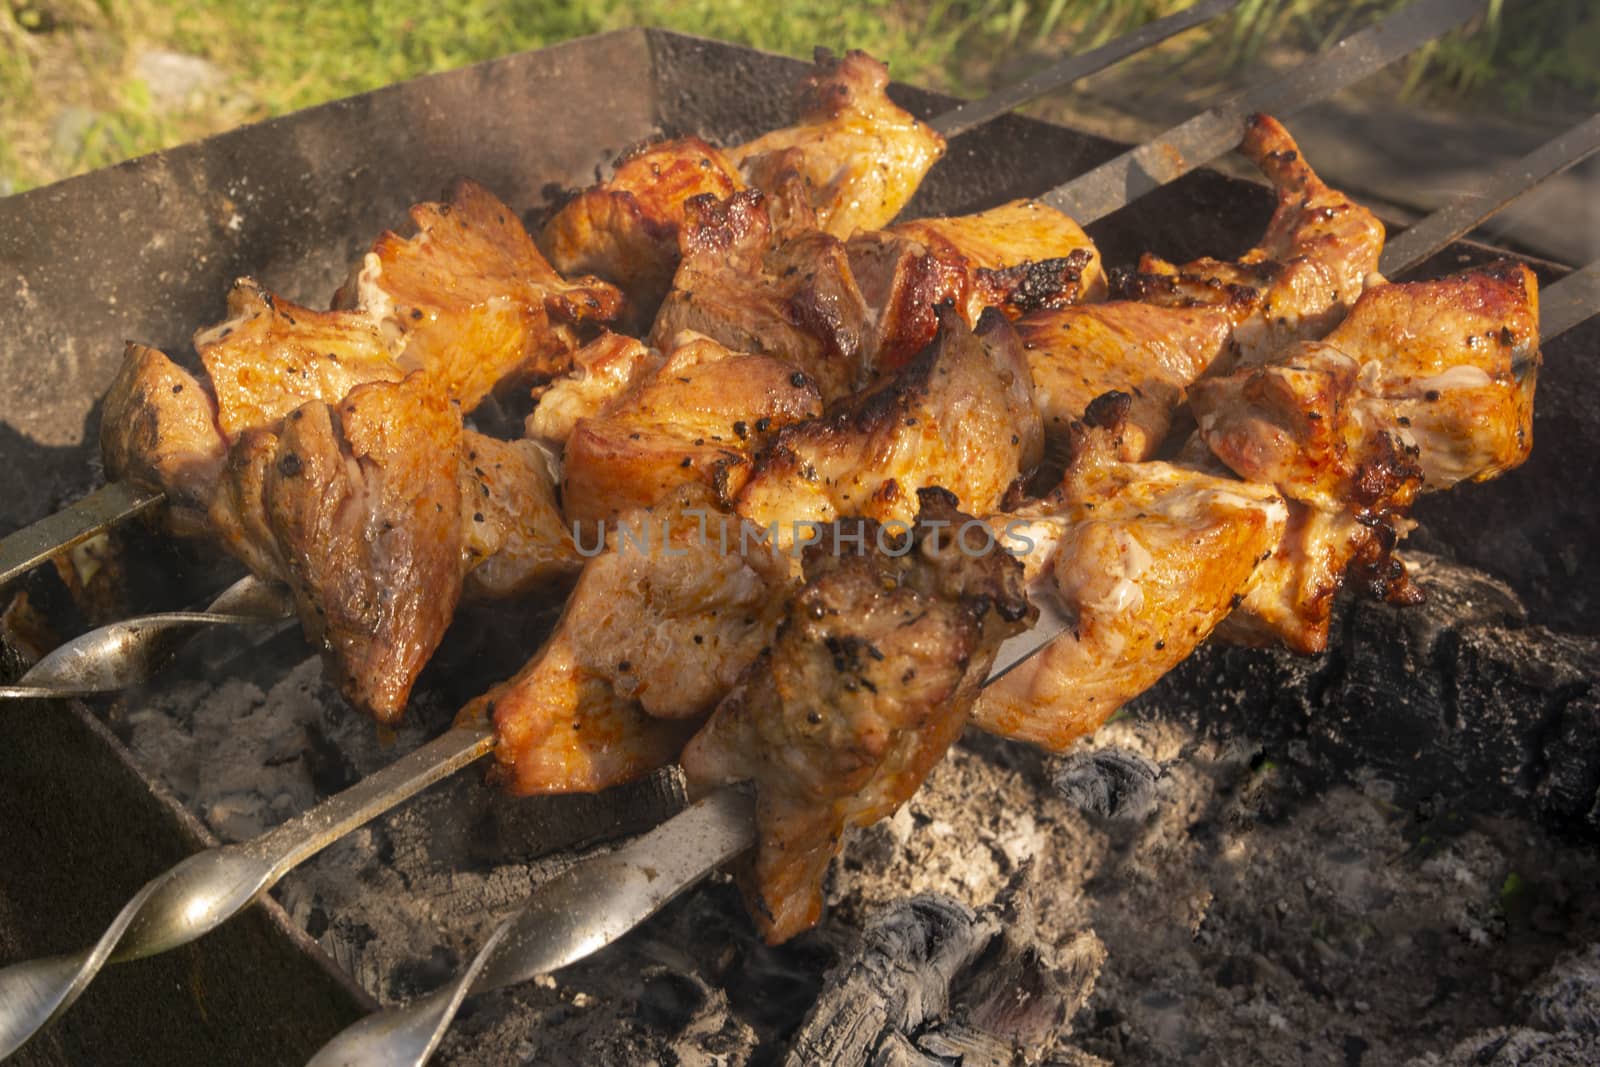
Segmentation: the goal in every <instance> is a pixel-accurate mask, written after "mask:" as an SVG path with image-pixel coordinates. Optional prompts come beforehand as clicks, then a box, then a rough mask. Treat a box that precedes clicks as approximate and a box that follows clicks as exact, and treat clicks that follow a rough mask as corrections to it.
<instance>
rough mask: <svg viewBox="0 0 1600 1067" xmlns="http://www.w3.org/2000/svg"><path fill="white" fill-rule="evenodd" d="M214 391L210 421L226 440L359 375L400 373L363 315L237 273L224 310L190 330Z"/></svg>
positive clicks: (330, 397) (337, 392)
mask: <svg viewBox="0 0 1600 1067" xmlns="http://www.w3.org/2000/svg"><path fill="white" fill-rule="evenodd" d="M194 346H195V349H196V350H197V351H198V352H199V353H200V362H201V363H203V364H204V365H205V369H206V376H207V377H208V378H209V379H210V382H211V388H212V390H213V393H214V394H215V396H216V398H217V424H218V425H219V426H220V427H221V429H222V433H223V435H224V436H226V437H227V439H228V441H229V442H230V443H231V442H233V441H234V440H236V439H238V437H239V436H240V435H241V434H243V433H244V432H245V431H247V430H251V429H272V428H274V427H276V426H277V425H278V423H279V422H280V421H282V419H283V417H284V416H285V415H288V414H289V412H291V411H293V410H294V409H295V408H297V407H299V406H300V405H301V404H304V403H306V402H308V401H313V400H320V401H322V402H324V403H329V404H332V403H336V402H338V401H339V400H340V399H341V398H342V397H343V396H344V395H345V394H346V393H348V392H349V391H350V390H351V389H353V388H355V387H356V386H358V385H361V384H363V383H365V382H397V381H399V380H400V379H401V378H403V377H404V376H405V371H404V370H402V369H401V367H400V365H399V363H397V362H396V361H395V359H394V352H395V351H397V349H395V348H392V347H391V346H390V344H389V342H388V341H387V339H386V338H385V337H384V335H383V333H382V331H381V330H379V328H378V326H377V325H376V323H374V322H373V321H372V319H370V318H369V317H368V316H366V315H363V314H360V313H358V312H352V311H313V310H312V309H311V308H305V307H301V306H299V305H298V304H294V303H291V302H290V301H288V300H285V299H283V298H282V297H280V296H274V295H273V294H272V293H269V292H267V290H266V289H264V288H262V287H261V286H260V285H258V284H256V283H255V282H254V281H251V280H250V279H249V278H240V279H239V280H238V281H236V282H234V284H233V289H232V290H231V291H229V293H228V317H227V318H226V319H224V320H223V321H222V322H219V323H218V324H217V325H215V326H212V327H209V328H208V329H204V330H201V331H200V332H199V333H197V334H195V337H194Z"/></svg>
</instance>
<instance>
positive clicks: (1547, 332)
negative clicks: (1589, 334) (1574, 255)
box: [1539, 261, 1600, 339]
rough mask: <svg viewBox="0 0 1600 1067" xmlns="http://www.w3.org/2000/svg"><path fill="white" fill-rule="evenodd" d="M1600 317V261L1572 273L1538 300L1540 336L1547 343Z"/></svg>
mask: <svg viewBox="0 0 1600 1067" xmlns="http://www.w3.org/2000/svg"><path fill="white" fill-rule="evenodd" d="M1596 315H1600V261H1597V262H1594V263H1590V264H1589V265H1588V266H1586V267H1583V268H1580V269H1579V270H1575V271H1573V272H1572V273H1571V274H1569V275H1567V276H1566V277H1565V278H1563V279H1561V280H1560V281H1559V282H1557V283H1556V284H1555V285H1552V286H1551V287H1550V288H1549V289H1547V290H1545V292H1544V294H1543V296H1541V297H1540V300H1539V334H1540V336H1542V337H1544V338H1546V339H1548V338H1553V337H1558V336H1560V335H1561V334H1564V333H1566V332H1567V331H1568V330H1570V329H1572V328H1574V327H1576V326H1579V325H1581V324H1583V323H1584V322H1587V321H1588V320H1589V319H1592V318H1594V317H1595V316H1596Z"/></svg>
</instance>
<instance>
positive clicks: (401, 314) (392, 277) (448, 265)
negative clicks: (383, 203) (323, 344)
mask: <svg viewBox="0 0 1600 1067" xmlns="http://www.w3.org/2000/svg"><path fill="white" fill-rule="evenodd" d="M411 218H412V221H413V222H415V223H416V226H417V233H416V236H414V237H410V238H402V237H401V236H399V235H398V234H395V233H386V234H384V235H383V236H382V237H380V238H378V240H377V242H376V243H375V244H374V245H373V246H372V251H371V252H369V253H368V254H367V256H366V258H365V259H364V260H363V261H362V263H361V265H360V267H359V269H358V270H357V273H356V275H355V277H354V278H353V279H352V280H351V282H350V283H349V284H348V285H347V286H346V288H345V290H343V291H342V292H341V294H340V295H339V296H338V297H336V298H335V303H336V304H337V305H340V306H351V305H359V307H360V308H361V309H362V311H363V312H365V313H366V314H367V315H368V316H370V317H371V318H372V319H373V320H374V321H375V322H377V323H379V324H380V325H381V327H382V329H383V331H384V334H385V337H386V338H387V339H388V340H389V341H390V343H391V344H392V345H393V346H394V350H395V351H396V352H397V353H399V359H400V362H401V364H402V366H404V367H405V369H407V370H415V369H421V370H426V371H427V372H428V373H429V374H430V375H431V376H432V377H433V378H434V379H435V380H436V381H437V382H438V386H439V388H441V389H443V390H444V391H445V392H446V393H447V394H448V395H449V396H452V397H454V398H455V399H456V400H458V401H460V403H461V407H462V410H463V411H469V412H470V411H471V410H472V409H473V408H475V407H477V406H478V404H479V403H480V402H481V401H482V400H483V398H484V397H485V396H487V395H488V394H489V392H490V390H491V389H493V388H495V386H496V385H498V384H499V383H500V382H502V381H506V380H508V379H513V378H517V377H532V376H550V375H555V374H559V373H561V372H563V371H565V370H566V369H567V366H568V365H569V363H570V360H571V354H572V351H573V349H575V348H577V347H578V346H579V345H580V344H581V342H582V340H583V338H582V334H581V328H582V327H583V326H584V325H585V324H588V323H601V322H608V321H610V320H612V319H615V318H616V317H617V315H618V314H620V312H621V310H622V294H621V292H619V291H618V290H617V289H616V288H615V287H614V286H611V285H608V284H606V283H605V282H602V281H600V280H599V279H598V278H576V279H574V280H571V281H568V280H566V279H564V278H562V277H561V275H559V274H557V273H556V272H555V270H554V269H552V268H551V266H550V264H549V263H547V262H546V261H545V258H544V256H542V255H540V253H539V249H538V248H537V247H536V246H535V245H534V243H533V239H532V238H531V237H529V236H528V233H527V231H526V230H524V229H523V228H522V222H521V220H520V219H518V218H517V214H516V212H514V211H512V210H511V209H510V208H508V207H506V205H505V204H503V203H501V202H500V201H499V200H498V199H497V198H496V197H495V195H494V194H493V193H491V192H489V190H488V189H486V188H484V187H483V186H482V185H479V184H478V183H477V182H475V181H472V180H470V179H467V178H462V179H459V180H458V181H457V182H456V183H455V184H454V185H453V186H452V187H451V190H450V196H449V202H448V203H424V204H418V205H416V206H415V207H413V208H412V209H411Z"/></svg>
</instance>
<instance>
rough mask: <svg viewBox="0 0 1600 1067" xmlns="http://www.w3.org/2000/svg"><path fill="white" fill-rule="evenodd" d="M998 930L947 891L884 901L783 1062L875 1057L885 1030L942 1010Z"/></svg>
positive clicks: (902, 1028) (796, 1064)
mask: <svg viewBox="0 0 1600 1067" xmlns="http://www.w3.org/2000/svg"><path fill="white" fill-rule="evenodd" d="M998 930H999V925H998V923H997V922H996V920H995V919H994V917H992V916H980V915H979V914H978V913H975V912H974V911H972V910H971V909H970V908H967V907H965V906H964V905H962V904H961V903H960V902H958V901H955V900H951V899H950V898H948V897H939V896H932V895H926V896H916V897H912V898H911V899H910V900H908V901H906V902H904V903H902V904H898V905H895V906H893V907H891V908H889V909H888V910H887V911H886V912H884V913H883V914H881V915H880V916H878V918H877V919H876V920H875V921H874V922H873V923H872V924H871V925H869V926H868V927H867V929H866V930H865V931H863V932H862V935H861V944H860V947H859V948H858V949H857V951H856V952H855V953H854V954H853V955H852V957H851V958H850V960H849V961H848V962H846V963H845V964H843V965H842V966H841V967H840V968H839V969H838V970H837V971H836V972H835V973H834V974H833V975H832V977H831V978H830V979H829V982H828V985H827V986H826V987H825V988H824V989H823V991H822V995H821V996H820V997H819V998H818V999H817V1004H816V1007H815V1008H814V1009H813V1011H812V1013H811V1017H810V1018H809V1019H808V1020H807V1022H806V1025H805V1027H804V1028H803V1029H802V1030H801V1032H800V1034H799V1036H797V1037H796V1038H795V1041H794V1043H793V1044H792V1045H791V1046H790V1050H789V1058H788V1060H787V1064H788V1065H789V1067H804V1065H805V1064H812V1063H831V1064H838V1065H839V1067H849V1065H855V1064H867V1063H872V1062H877V1061H876V1056H877V1053H878V1047H879V1046H880V1045H881V1044H883V1043H884V1042H886V1041H887V1040H888V1039H889V1038H890V1037H891V1035H893V1034H902V1035H904V1034H907V1032H908V1031H913V1030H915V1029H917V1028H918V1027H920V1026H921V1025H922V1024H923V1023H924V1022H926V1021H927V1020H928V1019H930V1018H932V1017H936V1016H938V1015H940V1014H942V1013H943V1012H944V1010H945V1008H946V1007H947V1005H948V1004H949V997H950V986H951V984H952V983H953V982H954V980H955V977H956V975H957V974H958V973H960V972H961V970H962V969H964V968H965V967H967V966H968V965H969V964H971V963H972V962H973V960H975V959H976V958H977V957H978V955H979V954H980V953H981V952H982V951H983V950H984V949H985V948H986V947H987V946H988V944H989V941H990V940H991V939H992V938H993V937H994V936H995V934H996V933H997V932H998ZM886 1055H889V1053H886ZM893 1055H895V1056H896V1057H898V1056H899V1054H898V1053H895V1054H893ZM889 1062H893V1060H892V1059H891V1060H890V1061H889Z"/></svg>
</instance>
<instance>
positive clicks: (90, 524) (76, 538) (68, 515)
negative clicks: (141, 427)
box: [0, 482, 166, 586]
mask: <svg viewBox="0 0 1600 1067" xmlns="http://www.w3.org/2000/svg"><path fill="white" fill-rule="evenodd" d="M165 499H166V495H165V494H164V493H157V492H152V491H151V490H148V489H139V488H137V487H135V486H132V485H129V484H127V483H126V482H112V483H111V484H110V485H102V486H101V487H100V488H99V489H96V490H95V491H94V492H92V493H90V494H89V495H88V496H86V497H83V498H82V499H80V500H77V501H74V502H73V503H71V504H68V505H67V506H66V507H64V508H62V509H61V510H60V511H58V512H56V513H55V514H53V515H46V516H45V517H44V518H42V519H40V520H39V521H38V522H36V523H33V524H32V525H30V526H24V527H23V528H22V529H20V530H18V531H17V532H16V533H12V534H7V535H6V537H5V539H4V540H0V586H3V585H5V584H6V583H7V582H9V581H11V580H12V579H13V578H15V577H17V576H18V575H20V574H25V573H27V572H28V571H30V570H32V569H33V568H34V567H36V566H38V565H39V564H41V563H43V562H44V561H45V560H47V559H49V558H50V557H51V556H56V555H59V554H61V553H62V552H65V551H66V550H67V549H69V548H71V547H72V546H73V545H77V544H81V543H83V542H84V541H87V540H88V539H89V538H91V537H93V536H94V535H95V534H97V533H100V532H101V531H104V530H109V529H110V528H111V527H113V526H115V525H117V524H118V523H119V522H123V521H125V520H127V519H131V518H133V517H134V516H135V515H138V514H140V513H142V512H145V511H149V510H150V509H151V508H153V507H155V506H156V505H157V504H159V503H161V502H162V501H163V500H165Z"/></svg>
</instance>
